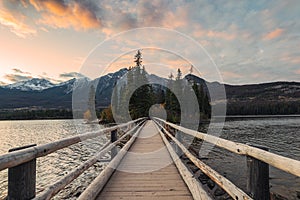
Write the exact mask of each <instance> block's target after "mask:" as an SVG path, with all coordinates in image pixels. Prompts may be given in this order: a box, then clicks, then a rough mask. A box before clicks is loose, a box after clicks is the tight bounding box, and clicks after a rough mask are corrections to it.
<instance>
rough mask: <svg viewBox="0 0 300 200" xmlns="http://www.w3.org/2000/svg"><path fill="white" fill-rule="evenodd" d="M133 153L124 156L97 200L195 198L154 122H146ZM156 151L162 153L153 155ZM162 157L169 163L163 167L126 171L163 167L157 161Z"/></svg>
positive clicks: (134, 145) (131, 150) (131, 149)
mask: <svg viewBox="0 0 300 200" xmlns="http://www.w3.org/2000/svg"><path fill="white" fill-rule="evenodd" d="M153 133H155V135H154V134H153ZM130 152H131V153H130V154H126V156H125V157H124V158H123V160H122V162H121V163H120V165H119V167H118V170H117V171H115V172H114V174H113V175H112V177H111V178H110V180H109V181H108V182H107V184H106V185H105V187H104V188H103V190H102V191H101V193H100V194H99V195H98V197H97V198H96V199H101V200H103V199H110V200H111V199H141V198H143V199H172V200H176V199H181V200H185V199H192V195H191V193H190V191H189V189H188V188H187V186H186V185H185V183H184V181H183V180H182V178H181V176H180V174H179V172H178V171H177V169H176V167H175V165H174V164H173V163H172V159H171V157H170V154H169V153H168V151H167V149H166V148H165V146H164V143H163V141H162V138H161V137H160V135H159V133H158V132H157V131H156V128H155V125H154V123H153V122H152V121H149V122H148V123H147V124H146V125H145V127H144V129H143V130H142V131H141V133H140V135H139V138H138V139H137V140H136V142H135V143H134V144H133V145H132V147H131V148H130ZM152 152H158V153H157V154H155V155H151V154H149V153H152ZM147 153H148V154H147ZM140 155H148V156H144V157H143V156H140ZM150 155H151V156H150ZM162 158H163V159H164V160H166V161H167V162H168V163H169V164H167V165H166V166H164V167H163V168H158V169H156V170H152V171H148V172H143V171H141V172H143V173H141V172H139V171H138V172H139V173H134V172H128V171H126V169H132V170H145V169H146V170H147V169H149V170H151V169H153V168H155V167H161V166H160V165H159V164H157V162H159V161H161V159H162ZM149 160H150V161H149Z"/></svg>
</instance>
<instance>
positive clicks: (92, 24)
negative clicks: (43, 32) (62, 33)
mask: <svg viewBox="0 0 300 200" xmlns="http://www.w3.org/2000/svg"><path fill="white" fill-rule="evenodd" d="M29 2H30V4H31V5H32V6H33V7H34V8H35V9H36V10H37V11H38V12H40V13H41V19H39V20H38V23H40V24H43V25H47V26H50V27H54V28H70V27H72V28H74V29H75V30H81V29H84V30H87V29H94V28H100V27H101V20H100V19H99V18H98V17H97V15H96V13H95V10H94V8H92V6H91V5H90V4H88V3H87V2H88V1H60V0H44V1H39V0H30V1H29Z"/></svg>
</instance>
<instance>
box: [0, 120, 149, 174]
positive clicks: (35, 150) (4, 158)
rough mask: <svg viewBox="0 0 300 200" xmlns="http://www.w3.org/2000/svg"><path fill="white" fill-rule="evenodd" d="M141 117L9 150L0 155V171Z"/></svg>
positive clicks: (128, 123) (124, 125)
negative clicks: (16, 149) (52, 140)
mask: <svg viewBox="0 0 300 200" xmlns="http://www.w3.org/2000/svg"><path fill="white" fill-rule="evenodd" d="M143 119H145V118H139V119H136V120H134V121H130V122H127V123H124V124H120V125H117V126H113V127H109V128H105V129H102V130H100V131H92V132H88V133H84V134H80V135H76V136H72V137H69V138H65V139H61V140H58V141H55V142H51V143H48V144H43V145H39V146H35V147H30V148H27V149H24V150H19V151H15V152H10V153H7V154H4V155H1V156H0V171H2V170H4V169H7V168H11V167H15V166H17V165H20V164H23V163H26V162H28V161H30V160H33V159H35V158H39V157H43V156H46V155H48V154H50V153H53V152H55V151H57V150H60V149H63V148H65V147H68V146H71V145H73V144H76V143H79V142H81V141H84V140H87V139H91V138H95V137H98V136H100V135H102V134H103V133H107V132H109V131H112V130H115V129H118V128H123V127H126V126H128V125H130V124H133V123H135V122H138V121H141V120H143Z"/></svg>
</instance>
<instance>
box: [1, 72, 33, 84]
mask: <svg viewBox="0 0 300 200" xmlns="http://www.w3.org/2000/svg"><path fill="white" fill-rule="evenodd" d="M4 78H5V79H6V80H8V81H10V82H14V83H15V82H20V81H26V80H29V79H32V78H33V77H32V76H24V75H19V74H6V75H4Z"/></svg>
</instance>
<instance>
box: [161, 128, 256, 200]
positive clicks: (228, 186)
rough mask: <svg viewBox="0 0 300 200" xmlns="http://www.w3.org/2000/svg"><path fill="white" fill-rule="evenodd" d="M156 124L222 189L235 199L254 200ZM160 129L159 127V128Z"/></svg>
mask: <svg viewBox="0 0 300 200" xmlns="http://www.w3.org/2000/svg"><path fill="white" fill-rule="evenodd" d="M156 125H159V126H160V127H161V128H162V129H163V130H164V132H165V134H166V135H168V137H170V138H171V139H172V140H173V141H174V142H175V143H176V145H178V146H179V148H180V149H181V150H182V151H183V153H184V154H185V155H186V156H187V157H188V158H189V159H190V160H191V161H192V162H193V163H194V164H195V165H196V166H197V167H198V168H199V169H200V170H201V171H202V172H204V173H205V174H206V175H207V176H208V177H210V178H211V179H212V180H213V181H214V182H215V183H217V184H218V185H219V186H220V187H221V188H222V189H224V190H225V191H226V192H227V193H228V194H229V195H230V196H231V197H232V198H233V199H244V200H252V198H251V197H250V196H249V195H247V194H246V193H245V192H244V191H243V190H241V189H240V188H238V187H237V186H235V185H234V184H233V183H232V182H231V181H229V180H228V179H226V178H225V177H223V176H222V175H220V174H219V173H218V172H216V171H215V170H214V169H212V168H211V167H209V166H208V165H206V164H205V163H204V162H202V161H201V160H199V159H198V158H196V157H195V156H194V155H193V154H191V153H190V152H189V151H188V149H186V148H185V146H184V145H183V144H181V143H180V142H179V141H178V140H177V139H176V138H175V137H174V136H172V134H170V133H169V132H168V131H167V130H166V129H165V128H164V127H163V126H162V125H160V124H158V123H157V122H156ZM158 130H159V128H158Z"/></svg>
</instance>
